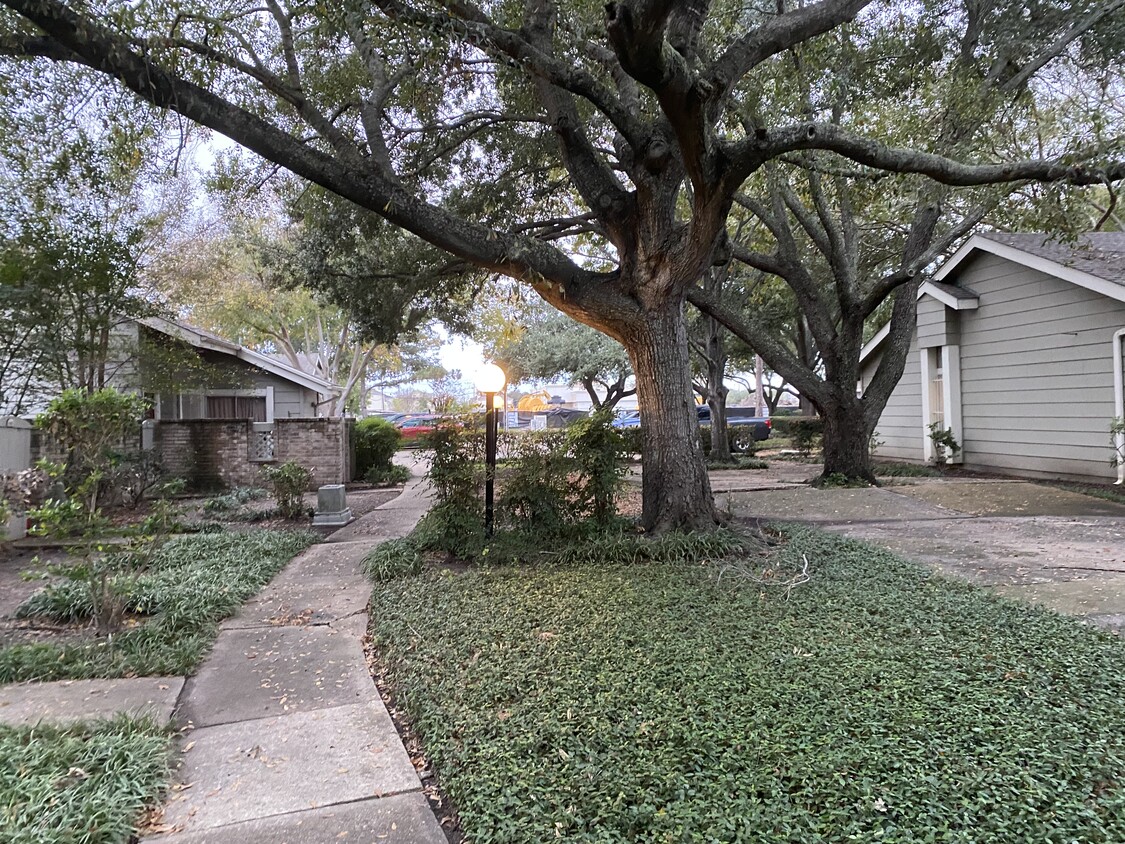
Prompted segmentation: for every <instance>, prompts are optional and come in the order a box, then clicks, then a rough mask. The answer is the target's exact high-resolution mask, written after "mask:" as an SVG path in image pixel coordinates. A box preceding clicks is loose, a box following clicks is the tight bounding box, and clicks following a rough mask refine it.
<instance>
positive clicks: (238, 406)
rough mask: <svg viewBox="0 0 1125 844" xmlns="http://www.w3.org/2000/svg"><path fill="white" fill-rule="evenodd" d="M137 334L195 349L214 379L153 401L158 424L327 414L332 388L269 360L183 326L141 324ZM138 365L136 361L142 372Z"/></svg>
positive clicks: (270, 419)
mask: <svg viewBox="0 0 1125 844" xmlns="http://www.w3.org/2000/svg"><path fill="white" fill-rule="evenodd" d="M137 330H138V331H144V332H152V333H155V334H159V335H163V336H165V337H170V338H172V339H174V340H177V341H179V342H181V343H184V344H186V345H188V346H190V347H191V348H193V349H194V350H195V352H196V353H197V354H198V355H199V356H200V358H201V359H202V360H203V361H204V362H205V364H207V365H209V366H211V367H213V371H214V373H215V374H214V376H213V377H212V378H210V379H209V385H208V386H207V387H206V388H202V389H199V388H197V389H185V390H184V391H183V392H161V393H159V394H157V395H155V396H153V410H154V416H155V418H156V419H157V420H158V421H179V420H185V419H248V420H250V421H252V422H274V421H275V420H277V419H308V418H312V417H315V416H319V415H325V414H326V413H327V411H328V410H330V409H331V406H332V404H331V400H332V397H333V396H334V395H335V393H336V392H337V388H336V387H335V385H333V384H332V383H331V382H329V381H326V380H324V379H323V378H320V377H318V376H315V375H310V374H309V373H307V372H302V371H301V370H299V369H295V368H294V367H292V366H289V365H288V364H287V363H285V362H283V361H280V360H278V359H277V358H274V357H271V356H269V355H263V354H260V353H258V352H255V351H254V350H253V349H248V348H246V347H245V346H240V345H239V344H237V343H232V342H231V341H229V340H225V339H223V338H222V337H219V336H217V335H215V334H212V333H210V332H209V331H204V330H203V329H201V328H196V327H195V326H193V325H188V324H187V323H183V322H173V321H172V320H167V319H162V318H153V319H146V320H142V321H141V324H140V325H138V326H137ZM143 365H144V362H143V361H141V366H142V367H143Z"/></svg>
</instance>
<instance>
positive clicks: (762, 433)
mask: <svg viewBox="0 0 1125 844" xmlns="http://www.w3.org/2000/svg"><path fill="white" fill-rule="evenodd" d="M696 411H697V412H698V414H699V424H700V425H710V424H711V408H710V407H708V406H707V405H705V404H701V405H700V406H699V407H698V408H696ZM754 412H755V409H754V408H752V407H728V408H727V427H728V428H740V427H742V426H744V425H748V426H751V427H752V428H753V429H754V439H755V440H757V441H758V442H761V441H762V440H768V439H769V438H770V432H771V431H772V430H773V422H772V421H771V420H770V418H769V416H755V415H754Z"/></svg>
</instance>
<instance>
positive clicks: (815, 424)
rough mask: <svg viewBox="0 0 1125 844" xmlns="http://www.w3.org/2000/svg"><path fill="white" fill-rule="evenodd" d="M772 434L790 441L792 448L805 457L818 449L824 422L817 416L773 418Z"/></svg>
mask: <svg viewBox="0 0 1125 844" xmlns="http://www.w3.org/2000/svg"><path fill="white" fill-rule="evenodd" d="M773 432H774V434H776V435H777V436H779V437H785V438H786V439H789V440H792V442H793V447H794V448H795V449H797V451H799V452H800V453H801V454H802V455H803V456H805V457H807V456H809V455H810V454H812V452H813V451H815V450H816V449H817V448H818V447H819V443H820V440H821V438H822V437H823V435H824V420H822V419H821V418H820V417H819V416H781V417H774V419H773Z"/></svg>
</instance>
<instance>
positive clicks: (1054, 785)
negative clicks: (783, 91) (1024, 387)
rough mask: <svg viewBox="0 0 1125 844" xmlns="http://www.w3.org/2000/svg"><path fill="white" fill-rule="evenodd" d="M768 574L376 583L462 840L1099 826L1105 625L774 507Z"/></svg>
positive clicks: (1123, 712) (721, 838)
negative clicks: (780, 530)
mask: <svg viewBox="0 0 1125 844" xmlns="http://www.w3.org/2000/svg"><path fill="white" fill-rule="evenodd" d="M804 557H807V558H808V560H809V561H810V569H809V572H810V574H811V578H812V579H811V581H810V582H808V583H805V584H803V585H800V586H798V587H797V588H794V589H793V590H792V591H791V592H790V593H789V597H788V599H786V598H785V597H784V593H783V592H781V591H779V590H769V589H764V588H762V586H761V585H760V583H759V582H758V581H757V580H754V579H745V580H741V581H740V580H738V579H737V578H736V577H729V576H724V577H723V578H722V579H721V580H720V579H718V578H717V576H716V569H715V567H714V566H708V565H686V564H683V563H651V562H650V563H645V564H641V565H632V564H626V565H596V566H595V565H588V564H578V565H568V566H561V565H556V566H540V567H536V568H529V567H522V568H514V567H502V566H498V567H493V568H484V569H473V570H470V571H468V572H465V573H462V574H456V575H454V574H450V573H449V572H437V571H428V572H425V573H423V574H422V575H421V576H418V577H414V578H410V579H400V580H396V581H395V582H394V583H393V584H388V585H385V586H381V587H380V586H376V588H375V590H374V595H373V598H372V611H371V617H372V624H371V631H372V633H373V636H374V639H375V643H376V645H377V647H378V649H379V652H380V654H381V658H382V659H383V660H384V662H385V666H386V669H387V672H388V674H387V677H388V681H389V682H390V683H391V684H392V687H393V688H394V690H395V691H396V694H397V697H398V699H399V701H400V702H401V703H402V704H403V706H404V707H405V708H406V711H407V712H408V714H409V716H410V718H411V719H412V723H413V725H414V727H415V729H416V730H417V731H418V732H419V733H420V735H421V737H422V739H423V742H424V747H425V751H426V753H427V755H428V757H429V759H430V761H431V763H432V764H433V765H434V767H435V769H436V770H437V773H438V776H439V778H440V780H441V782H442V784H443V786H444V788H445V789H446V791H447V793H448V795H449V796H450V797H451V798H452V800H453V802H454V803H455V805H456V806H457V808H458V810H459V813H460V816H461V820H462V824H463V827H464V832H465V834H466V836H467V837H468V838H469V840H471V841H473V842H474V844H499V842H513V844H514V842H527V841H548V840H556V839H560V840H565V841H568V842H630V841H650V842H694V841H700V842H712V841H715V842H731V841H739V842H758V841H770V842H773V841H787V842H809V844H812V842H843V841H876V840H877V841H882V842H902V844H906V842H911V844H913V842H925V841H931V842H966V844H968V842H974V843H975V842H998V843H999V842H1003V843H1004V844H1007V843H1008V842H1010V843H1011V844H1016V842H1020V844H1023V842H1027V841H1041V842H1069V841H1082V842H1119V841H1122V840H1125V732H1123V731H1122V729H1121V724H1122V723H1125V644H1123V643H1122V642H1120V641H1118V640H1116V639H1114V638H1113V637H1111V636H1109V635H1106V634H1102V633H1099V632H1096V631H1093V630H1090V629H1087V628H1085V627H1083V626H1082V625H1080V624H1079V623H1078V622H1076V621H1074V620H1071V619H1066V618H1063V617H1061V616H1057V615H1054V614H1052V613H1049V612H1046V611H1042V610H1038V609H1034V608H1031V607H1028V606H1024V605H1020V604H1016V603H1014V602H1009V601H1004V600H1000V599H997V598H994V597H992V596H990V595H988V594H986V593H984V592H983V591H981V590H978V589H975V588H973V587H970V586H967V585H963V584H959V583H956V582H952V581H949V580H945V579H942V578H940V577H938V576H935V575H933V574H931V573H929V572H928V571H926V570H924V569H922V568H920V567H918V566H915V565H913V564H910V563H907V562H905V561H903V560H901V559H899V558H897V557H895V556H893V555H891V554H889V553H887V552H884V551H881V550H878V549H873V548H871V547H869V546H867V545H864V544H862V543H858V542H853V541H848V540H843V539H840V538H836V537H832V536H829V535H826V534H823V533H819V532H815V531H811V530H807V529H794V531H793V532H792V533H791V535H790V538H789V541H788V542H787V543H786V544H784V545H783V546H781V547H780V548H775V549H773V551H772V556H771V558H770V560H769V565H770V566H772V567H775V568H782V569H794V570H800V569H801V567H802V561H803V559H804Z"/></svg>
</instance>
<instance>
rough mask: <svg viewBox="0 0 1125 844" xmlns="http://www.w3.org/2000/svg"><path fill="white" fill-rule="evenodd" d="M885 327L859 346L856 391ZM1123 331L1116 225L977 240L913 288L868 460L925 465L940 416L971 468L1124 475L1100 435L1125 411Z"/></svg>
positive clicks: (1123, 250) (1086, 476)
mask: <svg viewBox="0 0 1125 844" xmlns="http://www.w3.org/2000/svg"><path fill="white" fill-rule="evenodd" d="M887 333H888V329H887V328H884V329H883V330H882V331H880V332H879V333H878V334H877V335H876V336H875V337H874V338H872V340H871V342H870V343H868V344H867V346H865V347H864V350H863V354H862V360H863V370H862V378H863V384H862V385H861V386H863V387H866V385H867V384H868V383H869V380H870V378H871V377H872V376H873V374H874V371H875V367H876V366H877V365H878V362H879V358H880V355H881V353H882V343H883V341H884V340H885V338H886V336H887ZM1123 338H1125V233H1108V232H1106V233H1101V232H1099V233H1093V234H1087V235H1083V236H1080V237H1079V238H1078V239H1077V241H1076V242H1073V243H1066V242H1062V241H1058V240H1051V239H1049V236H1047V235H1043V234H995V233H989V234H979V235H975V236H974V237H972V238H971V239H970V240H968V241H967V242H966V243H965V245H964V246H962V247H961V249H959V250H958V251H957V252H956V253H955V254H954V255H953V256H952V257H951V258H950V259H949V260H948V261H947V262H946V263H945V264H944V265H943V266H942V267H941V269H940V270H939V271H938V272H937V273H936V274H935V275H934V277H933V279H932V281H928V282H925V283H924V284H923V285H922V286H921V289H920V291H919V296H918V318H917V328H916V330H915V332H914V336H913V338H912V340H911V344H910V353H909V357H908V358H907V362H906V369H905V371H904V372H903V376H902V380H901V381H900V382H899V384H898V386H897V387H895V390H894V392H893V393H892V394H891V397H890V400H889V401H888V402H887V406H886V409H885V410H884V411H883V415H882V417H881V418H880V420H879V423H878V425H877V426H876V431H877V440H878V441H879V443H880V444H879V446H878V449H877V451H876V456H878V457H882V458H893V459H898V460H909V461H929V460H931V459H932V458H933V443H932V442H931V440H930V437H929V425H930V424H931V423H933V422H937V423H938V425H939V426H940V427H941V428H948V429H949V430H951V431H952V432H953V436H954V437H955V438H956V439H957V442H958V443H960V445H961V453H960V454H958V455H957V456H956V458H955V459H954V461H953V462H956V463H962V464H963V465H964V466H965V467H967V468H972V469H978V470H990V471H999V472H1005V473H1010V474H1015V475H1021V476H1027V477H1049V478H1063V479H1069V480H1082V481H1091V480H1093V481H1099V482H1103V483H1104V482H1108V481H1112V480H1114V478H1117V481H1118V482H1121V480H1122V475H1123V474H1125V471H1123V470H1119V469H1114V468H1113V467H1112V466H1111V465H1110V458H1111V457H1112V449H1111V446H1110V434H1109V431H1110V426H1111V425H1112V424H1113V421H1114V419H1115V418H1117V417H1122V416H1125V388H1123V384H1122V378H1123V376H1122V370H1123V361H1122V342H1123Z"/></svg>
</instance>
